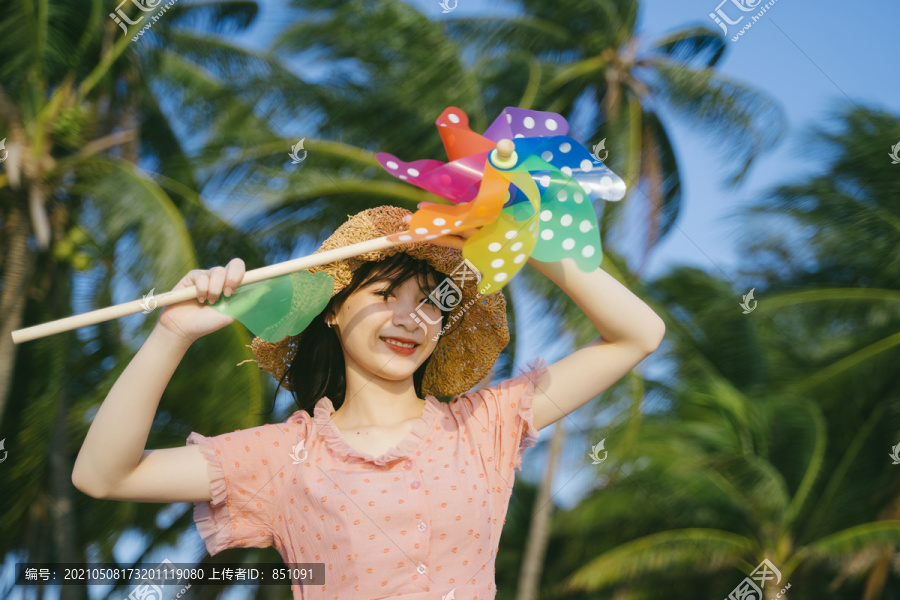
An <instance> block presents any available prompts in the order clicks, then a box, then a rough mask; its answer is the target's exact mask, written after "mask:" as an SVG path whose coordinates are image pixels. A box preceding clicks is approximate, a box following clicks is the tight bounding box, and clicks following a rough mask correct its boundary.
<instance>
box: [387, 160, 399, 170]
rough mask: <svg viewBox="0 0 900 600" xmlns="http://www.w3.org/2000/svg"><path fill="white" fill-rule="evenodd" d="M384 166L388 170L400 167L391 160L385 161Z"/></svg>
mask: <svg viewBox="0 0 900 600" xmlns="http://www.w3.org/2000/svg"><path fill="white" fill-rule="evenodd" d="M385 164H387V168H388V169H397V168H399V167H400V165H398V164H397V163H395V162H394V161H392V160H389V161H387V163H385Z"/></svg>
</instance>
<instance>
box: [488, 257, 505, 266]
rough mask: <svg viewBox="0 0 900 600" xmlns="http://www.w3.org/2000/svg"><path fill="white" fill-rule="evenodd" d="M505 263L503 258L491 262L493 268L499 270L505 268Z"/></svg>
mask: <svg viewBox="0 0 900 600" xmlns="http://www.w3.org/2000/svg"><path fill="white" fill-rule="evenodd" d="M505 262H506V261H505V260H503V259H502V258H495V259H494V260H492V261H491V266H492V267H494V268H495V269H499V268H500V267H502V266H503V263H505Z"/></svg>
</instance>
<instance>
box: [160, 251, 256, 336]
mask: <svg viewBox="0 0 900 600" xmlns="http://www.w3.org/2000/svg"><path fill="white" fill-rule="evenodd" d="M245 271H246V267H245V266H244V261H243V260H241V259H240V258H233V259H231V261H230V262H229V263H228V265H227V266H225V267H213V268H212V269H207V270H201V269H194V270H193V271H189V272H188V274H187V275H185V276H184V277H183V278H182V279H181V281H179V282H178V283H177V284H176V285H175V287H173V288H172V291H175V290H180V289H184V288H187V287H191V286H194V287H196V288H197V298H195V299H191V300H185V301H184V302H178V303H176V304H170V305H169V306H166V307H165V308H163V310H162V312H161V313H160V314H159V322H158V323H159V325H161V326H163V327H165V328H166V329H168V330H169V331H171V332H172V333H174V334H176V335H178V336H179V337H181V338H182V339H184V340H186V341H187V342H189V343H193V342H195V341H196V340H197V339H199V338H201V337H203V336H204V335H206V334H208V333H212V332H213V331H217V330H219V329H222V328H223V327H225V326H226V325H231V324H232V323H234V318H233V317H229V316H228V315H225V314H222V313H220V312H219V311H217V310H216V309H214V308H212V307H210V306H203V302H204V301H207V302H208V303H209V304H215V303H216V301H217V300H218V299H219V297H220V296H221V295H222V294H223V293H224V294H225V296H230V295H231V294H232V292H233V291H234V289H235V288H236V287H237V286H238V285H240V283H241V280H242V279H243V278H244V273H245Z"/></svg>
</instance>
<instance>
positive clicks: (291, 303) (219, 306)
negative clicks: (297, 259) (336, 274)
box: [212, 271, 334, 343]
mask: <svg viewBox="0 0 900 600" xmlns="http://www.w3.org/2000/svg"><path fill="white" fill-rule="evenodd" d="M333 293H334V278H333V277H332V276H331V275H329V274H327V273H325V272H324V271H319V272H317V273H310V272H309V271H298V272H296V273H289V274H287V275H282V276H281V277H274V278H272V279H266V280H263V281H257V282H256V283H250V284H247V285H242V286H240V287H239V288H237V289H236V290H234V293H233V294H232V295H231V296H228V297H226V296H220V297H219V299H218V300H217V301H216V303H215V304H213V305H212V307H213V308H215V309H216V310H217V311H219V312H220V313H222V314H225V315H228V316H229V317H232V318H233V319H236V320H238V321H240V322H241V323H243V324H244V325H245V326H246V327H247V329H249V330H250V331H252V332H253V334H254V335H256V336H258V337H260V338H262V339H264V340H265V341H267V342H270V343H275V342H280V341H281V340H283V339H284V338H286V337H287V336H291V335H297V334H298V333H300V332H301V331H303V330H304V329H306V327H307V326H308V325H309V323H310V322H311V321H312V320H313V319H314V318H315V317H316V315H318V314H319V313H320V312H322V310H323V309H324V308H325V306H326V305H327V304H328V301H329V300H331V297H332V295H333Z"/></svg>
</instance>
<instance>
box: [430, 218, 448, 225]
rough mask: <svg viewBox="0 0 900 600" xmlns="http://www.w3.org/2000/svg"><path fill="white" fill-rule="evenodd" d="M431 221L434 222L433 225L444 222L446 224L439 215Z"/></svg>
mask: <svg viewBox="0 0 900 600" xmlns="http://www.w3.org/2000/svg"><path fill="white" fill-rule="evenodd" d="M432 223H434V224H435V225H437V226H438V227H440V226H441V225H446V224H447V221H446V220H444V219H442V218H440V217H436V218H435V219H434V220H433V221H432Z"/></svg>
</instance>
